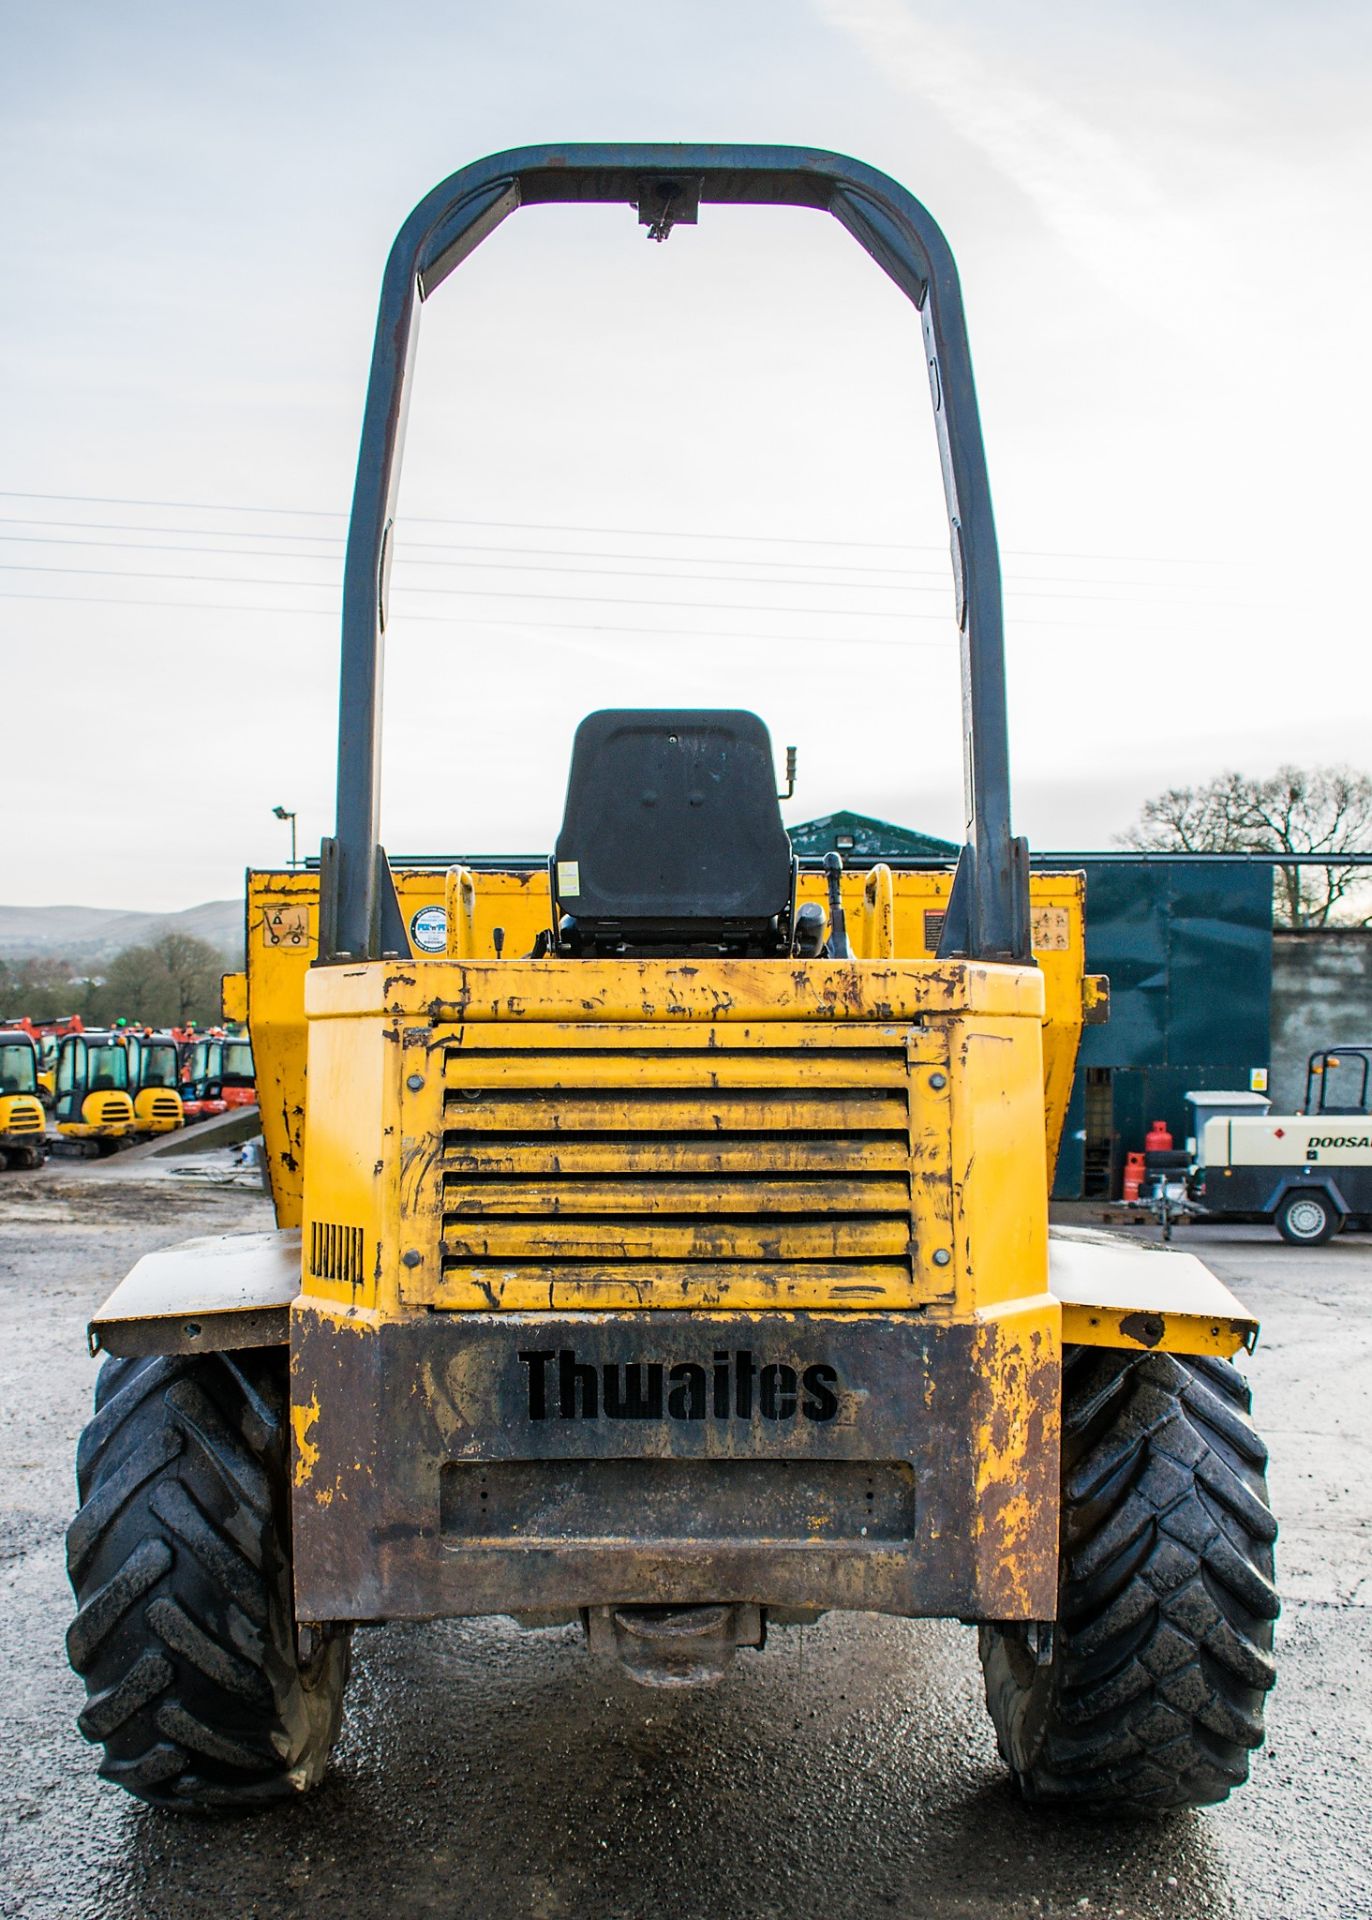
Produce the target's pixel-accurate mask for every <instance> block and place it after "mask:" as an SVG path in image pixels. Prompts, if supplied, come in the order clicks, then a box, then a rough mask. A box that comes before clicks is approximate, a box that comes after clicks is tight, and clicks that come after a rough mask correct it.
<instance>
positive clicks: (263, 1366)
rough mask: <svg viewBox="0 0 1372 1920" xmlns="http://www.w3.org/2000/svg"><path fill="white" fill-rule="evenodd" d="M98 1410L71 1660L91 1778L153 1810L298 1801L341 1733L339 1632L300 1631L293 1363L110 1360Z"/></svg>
mask: <svg viewBox="0 0 1372 1920" xmlns="http://www.w3.org/2000/svg"><path fill="white" fill-rule="evenodd" d="M95 1405H96V1412H95V1417H94V1418H93V1419H92V1421H91V1423H90V1425H89V1426H88V1427H87V1428H86V1430H85V1432H84V1433H83V1434H82V1436H81V1442H80V1446H79V1448H78V1452H77V1481H78V1485H79V1488H80V1494H81V1507H80V1511H79V1512H78V1513H77V1516H76V1518H75V1520H73V1522H72V1524H71V1527H70V1529H69V1530H68V1533H67V1563H68V1570H69V1572H70V1574H71V1581H72V1585H73V1587H74V1588H75V1591H76V1598H77V1602H78V1608H79V1611H78V1612H77V1616H76V1619H75V1620H74V1621H73V1622H72V1625H71V1629H70V1631H69V1633H68V1635H67V1650H68V1653H69V1655H70V1658H71V1663H72V1665H73V1666H74V1667H75V1669H76V1671H77V1672H78V1673H79V1674H81V1675H82V1677H83V1678H84V1679H85V1682H86V1688H87V1692H88V1695H89V1697H88V1700H87V1703H86V1709H85V1711H84V1713H82V1715H81V1717H80V1721H79V1725H80V1728H81V1731H82V1733H84V1734H85V1736H86V1738H87V1739H88V1740H92V1741H96V1742H98V1743H100V1744H101V1745H103V1747H104V1750H105V1755H104V1759H103V1761H102V1762H101V1766H100V1771H101V1773H102V1774H103V1775H104V1776H105V1778H106V1779H108V1780H113V1781H116V1782H117V1783H118V1784H119V1785H120V1786H122V1787H125V1788H127V1790H128V1791H129V1792H130V1793H133V1794H136V1795H137V1796H138V1798H139V1799H141V1800H147V1801H150V1802H151V1803H152V1804H153V1805H155V1806H162V1807H181V1808H209V1807H235V1806H255V1805H259V1804H261V1803H262V1802H264V1801H269V1800H275V1799H280V1798H283V1797H286V1796H288V1795H291V1794H293V1793H298V1792H304V1791H306V1790H307V1789H308V1788H310V1787H312V1786H314V1785H316V1784H317V1783H318V1781H319V1780H320V1778H321V1777H322V1775H323V1772H324V1768H325V1765H326V1764H327V1761H328V1756H329V1752H330V1749H331V1748H332V1746H333V1743H334V1741H335V1739H336V1738H337V1735H338V1728H339V1723H340V1720H341V1718H342V1710H343V1689H344V1685H345V1683H346V1680H347V1675H348V1630H347V1629H306V1630H304V1631H303V1632H302V1634H301V1635H299V1636H297V1632H296V1626H295V1618H294V1610H293V1606H292V1600H291V1575H290V1552H289V1531H288V1527H289V1501H288V1490H287V1475H286V1443H285V1431H284V1415H285V1405H286V1361H285V1356H284V1355H283V1354H281V1353H280V1352H279V1351H277V1350H274V1349H260V1350H256V1351H252V1352H241V1353H220V1354H205V1355H196V1356H195V1357H193V1358H192V1357H176V1356H173V1357H162V1356H159V1357H154V1358H150V1359H114V1360H109V1361H107V1362H106V1363H105V1366H104V1367H103V1368H102V1370H101V1373H100V1378H99V1382H98V1384H97V1387H96V1398H95Z"/></svg>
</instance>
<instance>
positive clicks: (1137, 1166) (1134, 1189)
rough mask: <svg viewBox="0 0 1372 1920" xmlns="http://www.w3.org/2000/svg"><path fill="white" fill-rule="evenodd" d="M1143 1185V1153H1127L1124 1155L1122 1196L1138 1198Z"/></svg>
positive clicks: (1128, 1198)
mask: <svg viewBox="0 0 1372 1920" xmlns="http://www.w3.org/2000/svg"><path fill="white" fill-rule="evenodd" d="M1142 1185H1143V1155H1142V1154H1141V1153H1126V1154H1125V1156H1124V1186H1123V1195H1122V1197H1123V1198H1124V1199H1126V1200H1137V1199H1138V1197H1139V1188H1140V1187H1141V1186H1142Z"/></svg>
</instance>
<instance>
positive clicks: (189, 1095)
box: [180, 1033, 229, 1120]
mask: <svg viewBox="0 0 1372 1920" xmlns="http://www.w3.org/2000/svg"><path fill="white" fill-rule="evenodd" d="M180 1092H181V1104H182V1107H183V1109H184V1112H185V1116H186V1118H187V1120H208V1119H210V1118H211V1117H212V1115H214V1114H217V1113H227V1112H228V1107H229V1103H228V1101H227V1100H226V1099H225V1097H224V1039H223V1036H222V1034H218V1033H201V1034H196V1035H195V1036H194V1037H193V1038H191V1039H189V1040H185V1041H183V1042H182V1047H181V1087H180Z"/></svg>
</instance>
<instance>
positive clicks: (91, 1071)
mask: <svg viewBox="0 0 1372 1920" xmlns="http://www.w3.org/2000/svg"><path fill="white" fill-rule="evenodd" d="M129 1084H130V1076H129V1054H128V1048H127V1046H126V1045H125V1036H124V1034H123V1033H122V1032H120V1031H114V1030H106V1029H99V1028H88V1029H87V1030H86V1031H85V1032H83V1033H68V1034H65V1035H64V1036H63V1037H62V1039H61V1041H60V1042H59V1044H58V1049H57V1076H56V1100H55V1104H54V1108H53V1118H54V1121H55V1124H56V1127H57V1131H58V1132H59V1133H60V1134H62V1135H63V1136H64V1137H65V1138H66V1139H69V1140H81V1141H86V1142H88V1143H89V1144H90V1145H92V1146H93V1147H94V1148H95V1150H96V1152H97V1153H100V1154H110V1153H113V1152H115V1151H116V1149H117V1148H118V1146H119V1144H120V1142H121V1141H124V1140H127V1139H129V1138H130V1136H131V1135H132V1134H133V1133H134V1131H135V1127H134V1111H133V1100H132V1097H131V1095H130V1093H129Z"/></svg>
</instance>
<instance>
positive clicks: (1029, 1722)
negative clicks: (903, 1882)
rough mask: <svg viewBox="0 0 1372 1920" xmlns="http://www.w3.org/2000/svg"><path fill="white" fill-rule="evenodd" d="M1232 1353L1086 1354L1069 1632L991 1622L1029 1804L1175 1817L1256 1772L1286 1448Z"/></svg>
mask: <svg viewBox="0 0 1372 1920" xmlns="http://www.w3.org/2000/svg"><path fill="white" fill-rule="evenodd" d="M1248 1406H1249V1395H1248V1389H1247V1387H1246V1385H1245V1383H1244V1380H1243V1376H1242V1375H1241V1374H1240V1373H1238V1372H1237V1371H1236V1370H1235V1368H1233V1367H1231V1366H1230V1365H1229V1364H1228V1363H1227V1362H1226V1361H1223V1360H1213V1359H1189V1358H1188V1359H1183V1358H1182V1357H1181V1356H1180V1355H1177V1354H1170V1353H1150V1354H1136V1353H1122V1352H1116V1351H1114V1350H1110V1349H1104V1348H1094V1347H1077V1348H1069V1349H1068V1350H1067V1352H1066V1353H1065V1354H1064V1356H1063V1433H1062V1471H1063V1478H1062V1543H1061V1547H1060V1566H1059V1595H1058V1618H1057V1621H1056V1623H1055V1624H1054V1626H1053V1628H1052V1630H1051V1633H1049V1632H1048V1631H1047V1630H1046V1629H1045V1628H1042V1627H1041V1628H1039V1629H1038V1630H1037V1632H1036V1633H1034V1634H1032V1635H1031V1634H1030V1632H1028V1631H1027V1630H1026V1629H1025V1628H1024V1627H1023V1626H1014V1625H1005V1626H986V1627H983V1628H982V1629H981V1661H982V1667H983V1669H984V1672H985V1676H986V1704H987V1707H988V1708H989V1710H990V1714H991V1718H992V1720H993V1722H994V1723H995V1728H996V1734H997V1737H998V1740H999V1745H1000V1751H1001V1756H1002V1758H1003V1759H1004V1760H1005V1762H1006V1764H1007V1765H1008V1766H1009V1768H1010V1771H1011V1773H1012V1774H1013V1775H1014V1778H1015V1782H1016V1784H1017V1785H1018V1787H1019V1789H1020V1791H1021V1793H1022V1794H1023V1795H1024V1797H1025V1798H1026V1799H1027V1800H1030V1801H1034V1802H1038V1803H1041V1804H1048V1805H1058V1806H1076V1807H1095V1808H1101V1809H1106V1810H1111V1811H1118V1812H1129V1811H1139V1812H1153V1813H1161V1812H1166V1811H1169V1810H1170V1809H1173V1808H1177V1807H1195V1806H1206V1805H1209V1804H1212V1803H1213V1802H1215V1801H1219V1800H1223V1799H1224V1798H1225V1797H1226V1795H1227V1794H1228V1793H1229V1792H1230V1791H1231V1790H1232V1789H1233V1788H1234V1787H1237V1786H1241V1785H1242V1784H1243V1782H1244V1781H1245V1780H1246V1779H1247V1778H1248V1760H1249V1754H1250V1753H1251V1751H1252V1750H1253V1748H1255V1747H1258V1746H1260V1745H1261V1744H1262V1739H1263V1707H1264V1702H1265V1698H1266V1694H1267V1690H1268V1688H1269V1687H1270V1686H1271V1685H1272V1683H1273V1680H1274V1679H1275V1677H1276V1676H1275V1669H1274V1666H1273V1660H1272V1638H1273V1622H1274V1620H1275V1619H1276V1617H1277V1613H1278V1611H1279V1604H1278V1600H1277V1593H1276V1588H1275V1586H1274V1584H1273V1541H1274V1540H1275V1538H1276V1532H1277V1523H1276V1521H1275V1520H1274V1519H1273V1517H1272V1513H1271V1510H1270V1509H1269V1507H1268V1504H1267V1488H1266V1481H1265V1478H1264V1468H1265V1466H1266V1461H1267V1451H1266V1448H1265V1447H1264V1446H1263V1444H1262V1441H1261V1440H1260V1439H1259V1438H1258V1435H1257V1433H1256V1432H1255V1431H1254V1428H1253V1426H1252V1423H1251V1422H1250V1420H1249V1418H1248Z"/></svg>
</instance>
